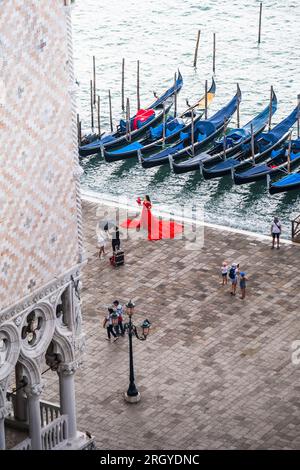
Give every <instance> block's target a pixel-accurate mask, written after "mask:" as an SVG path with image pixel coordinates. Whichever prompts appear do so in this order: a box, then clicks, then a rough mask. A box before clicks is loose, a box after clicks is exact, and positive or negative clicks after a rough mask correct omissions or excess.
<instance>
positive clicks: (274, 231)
mask: <svg viewBox="0 0 300 470" xmlns="http://www.w3.org/2000/svg"><path fill="white" fill-rule="evenodd" d="M281 232H282V227H281V223H280V220H279V219H278V217H274V220H273V222H272V224H271V236H272V246H271V249H274V247H275V238H276V240H277V250H279V248H280V246H279V238H280V235H281Z"/></svg>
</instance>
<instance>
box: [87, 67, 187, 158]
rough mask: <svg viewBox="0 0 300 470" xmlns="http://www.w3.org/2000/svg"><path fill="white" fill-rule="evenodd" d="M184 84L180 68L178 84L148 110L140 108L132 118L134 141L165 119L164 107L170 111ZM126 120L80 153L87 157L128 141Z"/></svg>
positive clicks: (132, 137)
mask: <svg viewBox="0 0 300 470" xmlns="http://www.w3.org/2000/svg"><path fill="white" fill-rule="evenodd" d="M182 85H183V79H182V75H181V73H180V71H179V70H178V78H177V79H176V84H175V83H174V85H173V86H172V87H171V88H169V89H168V90H167V91H166V92H165V93H164V94H163V95H162V96H161V97H160V98H157V99H156V101H154V102H153V103H152V104H151V105H150V106H148V108H146V110H139V111H138V113H137V114H136V115H135V116H134V117H133V118H131V119H130V127H131V132H130V138H131V141H134V140H136V139H138V138H139V137H141V136H142V135H144V134H145V132H146V131H147V130H148V129H149V128H150V126H154V125H156V124H158V123H159V122H160V121H161V120H162V119H163V114H164V111H163V108H165V112H168V111H169V109H170V107H171V106H172V104H173V95H174V94H175V92H176V93H178V92H179V91H180V90H181V88H182ZM126 124H127V123H126V121H125V120H124V119H121V120H120V124H119V125H118V127H117V130H116V132H112V133H110V134H106V135H104V136H103V137H102V138H101V139H97V140H94V141H93V142H91V143H89V144H87V145H82V146H80V147H79V155H80V156H81V157H86V156H88V155H93V154H95V153H99V152H100V151H101V149H112V148H114V149H115V148H120V147H122V146H123V145H124V144H126V143H127V139H128V132H127V131H126V127H127V125H126Z"/></svg>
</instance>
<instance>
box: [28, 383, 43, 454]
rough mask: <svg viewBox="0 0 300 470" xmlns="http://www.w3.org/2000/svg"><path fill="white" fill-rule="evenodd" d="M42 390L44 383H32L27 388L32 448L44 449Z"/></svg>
mask: <svg viewBox="0 0 300 470" xmlns="http://www.w3.org/2000/svg"><path fill="white" fill-rule="evenodd" d="M42 390H43V386H42V384H36V385H32V386H29V387H26V389H25V391H26V394H27V397H28V415H29V435H30V438H31V447H32V450H42V425H41V412H40V395H41V393H42Z"/></svg>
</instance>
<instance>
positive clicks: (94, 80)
mask: <svg viewBox="0 0 300 470" xmlns="http://www.w3.org/2000/svg"><path fill="white" fill-rule="evenodd" d="M93 82H94V83H93V85H94V100H93V101H94V105H95V104H96V58H95V56H94V55H93Z"/></svg>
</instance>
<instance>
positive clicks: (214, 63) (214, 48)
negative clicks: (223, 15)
mask: <svg viewBox="0 0 300 470" xmlns="http://www.w3.org/2000/svg"><path fill="white" fill-rule="evenodd" d="M213 73H214V74H215V73H216V33H214V38H213Z"/></svg>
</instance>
